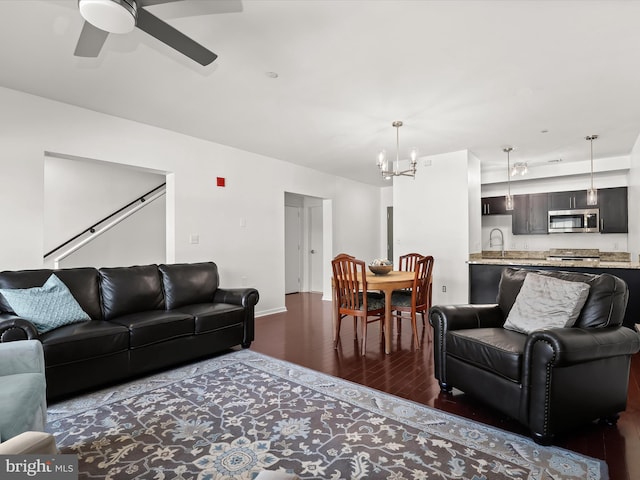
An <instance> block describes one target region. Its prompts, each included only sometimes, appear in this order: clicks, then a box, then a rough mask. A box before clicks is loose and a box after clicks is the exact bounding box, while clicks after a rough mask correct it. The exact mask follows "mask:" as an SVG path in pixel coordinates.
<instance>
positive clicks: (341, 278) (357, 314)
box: [331, 254, 384, 355]
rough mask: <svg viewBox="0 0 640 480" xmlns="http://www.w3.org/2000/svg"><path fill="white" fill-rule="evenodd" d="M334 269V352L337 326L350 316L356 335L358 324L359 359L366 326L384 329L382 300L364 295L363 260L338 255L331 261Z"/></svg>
mask: <svg viewBox="0 0 640 480" xmlns="http://www.w3.org/2000/svg"><path fill="white" fill-rule="evenodd" d="M331 268H332V269H333V285H334V292H335V293H334V301H335V302H336V303H337V319H336V325H335V332H334V348H338V341H339V340H340V326H341V324H342V319H343V318H344V317H348V316H353V326H354V330H355V334H356V338H357V335H358V325H357V319H358V318H359V319H360V323H361V335H362V348H361V351H362V355H365V352H366V344H367V324H369V323H371V322H376V321H380V332H381V333H382V332H383V325H384V322H383V320H384V297H381V296H380V295H379V294H376V293H372V292H367V267H366V265H365V263H364V262H363V261H362V260H357V259H356V258H354V257H352V256H350V255H347V254H341V255H338V256H337V257H335V258H334V259H333V260H332V261H331Z"/></svg>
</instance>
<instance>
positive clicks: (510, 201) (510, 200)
mask: <svg viewBox="0 0 640 480" xmlns="http://www.w3.org/2000/svg"><path fill="white" fill-rule="evenodd" d="M502 151H503V152H505V153H506V154H507V196H506V197H505V203H506V210H513V197H512V196H511V162H510V160H509V154H510V153H511V152H512V151H513V147H504V148H503V149H502Z"/></svg>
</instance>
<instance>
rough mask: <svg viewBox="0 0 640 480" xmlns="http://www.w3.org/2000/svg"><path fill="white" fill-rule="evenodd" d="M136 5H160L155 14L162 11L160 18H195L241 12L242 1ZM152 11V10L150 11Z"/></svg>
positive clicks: (170, 0)
mask: <svg viewBox="0 0 640 480" xmlns="http://www.w3.org/2000/svg"><path fill="white" fill-rule="evenodd" d="M138 5H139V6H140V7H152V6H154V5H162V6H161V7H160V8H159V9H158V10H157V12H156V13H160V11H162V15H161V16H162V18H182V17H195V16H201V15H218V14H221V13H239V12H242V11H243V7H242V0H209V1H202V0H138ZM152 11H154V10H153V9H152Z"/></svg>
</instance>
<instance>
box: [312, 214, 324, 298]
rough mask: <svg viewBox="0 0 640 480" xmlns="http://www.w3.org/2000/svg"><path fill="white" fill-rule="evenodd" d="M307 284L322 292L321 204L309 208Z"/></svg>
mask: <svg viewBox="0 0 640 480" xmlns="http://www.w3.org/2000/svg"><path fill="white" fill-rule="evenodd" d="M309 217H310V218H309V247H310V249H309V285H310V290H311V291H312V292H322V283H323V279H322V270H323V269H322V259H323V255H322V253H323V251H322V205H318V206H315V207H311V208H309Z"/></svg>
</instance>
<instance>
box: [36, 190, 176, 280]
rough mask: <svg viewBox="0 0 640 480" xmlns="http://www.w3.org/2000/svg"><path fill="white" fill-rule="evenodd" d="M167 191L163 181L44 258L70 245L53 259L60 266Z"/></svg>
mask: <svg viewBox="0 0 640 480" xmlns="http://www.w3.org/2000/svg"><path fill="white" fill-rule="evenodd" d="M166 192H167V184H166V183H163V184H162V185H159V186H157V187H156V188H154V189H152V190H150V191H148V192H147V193H145V194H144V195H141V196H140V197H138V198H136V199H135V200H133V201H132V202H129V203H127V204H126V205H125V206H124V207H122V208H119V209H118V210H116V211H115V212H113V213H111V214H109V215H107V216H106V217H104V218H103V219H101V220H99V221H97V222H96V223H94V224H93V225H91V226H90V227H89V228H86V229H84V230H83V231H82V232H80V233H78V234H77V235H74V236H73V237H71V238H70V239H69V240H67V241H66V242H64V243H61V244H60V245H58V246H57V247H56V248H54V249H52V250H50V251H48V252H47V253H45V254H44V258H45V259H46V258H47V257H49V256H51V255H53V254H54V253H55V252H57V251H59V250H62V249H64V247H66V246H69V248H67V249H65V250H63V251H62V252H61V253H60V254H59V255H58V256H56V257H55V258H54V259H53V268H56V269H57V268H59V265H60V261H62V260H64V259H65V258H67V257H68V256H69V255H71V254H72V253H74V252H76V251H78V250H79V249H80V248H82V247H84V246H85V245H86V244H88V243H90V242H92V241H93V240H95V239H96V238H98V237H99V236H100V235H102V234H103V233H105V232H107V231H108V230H110V229H112V228H113V227H115V226H116V225H118V224H119V223H120V222H122V221H123V220H125V219H126V218H129V217H130V216H131V215H133V214H134V213H136V212H137V211H138V210H140V209H141V208H144V207H145V206H146V205H149V204H150V203H151V202H153V201H154V200H157V199H158V198H160V197H162V196H163V195H165V194H166ZM87 233H88V234H90V235H89V236H85V237H84V238H82V239H80V237H82V236H83V235H86V234H87Z"/></svg>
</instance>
